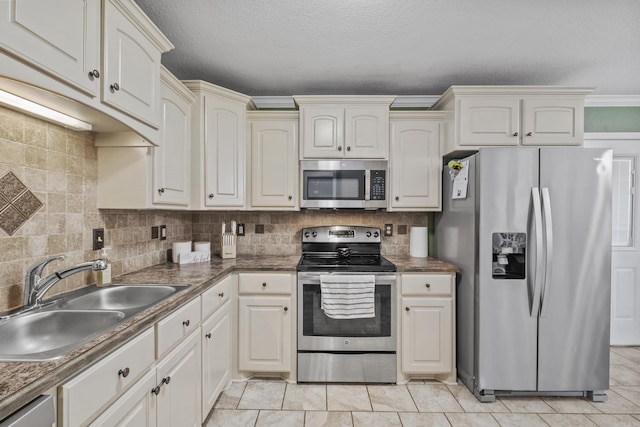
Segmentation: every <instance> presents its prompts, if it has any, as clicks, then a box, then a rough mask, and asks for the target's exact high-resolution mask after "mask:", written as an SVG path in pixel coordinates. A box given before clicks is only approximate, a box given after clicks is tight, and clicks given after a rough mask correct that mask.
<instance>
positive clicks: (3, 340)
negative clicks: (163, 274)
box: [0, 284, 188, 362]
mask: <svg viewBox="0 0 640 427" xmlns="http://www.w3.org/2000/svg"><path fill="white" fill-rule="evenodd" d="M186 288H188V285H155V284H153V285H151V284H149V285H112V286H109V287H102V288H99V287H96V286H86V287H84V288H82V289H79V290H78V291H74V292H71V293H69V294H67V295H65V296H62V297H60V298H58V299H55V300H53V301H51V302H48V303H45V304H43V306H42V307H41V308H38V309H36V310H31V311H26V312H24V313H19V314H15V315H11V316H7V317H6V318H3V320H0V361H20V362H29V361H32V362H33V361H47V360H54V359H57V358H59V357H62V356H64V355H65V354H67V353H69V352H70V351H72V350H74V349H76V348H78V347H80V346H81V345H82V344H84V343H86V342H88V341H90V340H92V339H93V338H95V337H98V336H99V335H101V334H103V333H105V332H107V331H109V330H110V329H113V328H114V327H116V326H118V325H119V324H121V323H122V322H124V321H125V320H127V319H130V318H131V317H133V316H135V315H136V314H138V313H141V312H142V311H144V310H146V309H147V308H150V307H152V306H153V305H155V304H157V303H159V302H160V301H162V300H164V299H166V298H169V297H170V296H172V295H174V294H175V293H177V292H180V291H182V290H184V289H186Z"/></svg>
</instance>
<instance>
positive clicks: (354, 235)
mask: <svg viewBox="0 0 640 427" xmlns="http://www.w3.org/2000/svg"><path fill="white" fill-rule="evenodd" d="M380 240H381V233H380V229H379V228H375V227H361V226H341V225H334V226H326V227H311V228H303V229H302V242H303V243H311V242H314V243H334V242H344V243H380Z"/></svg>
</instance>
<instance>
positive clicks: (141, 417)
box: [90, 369, 156, 427]
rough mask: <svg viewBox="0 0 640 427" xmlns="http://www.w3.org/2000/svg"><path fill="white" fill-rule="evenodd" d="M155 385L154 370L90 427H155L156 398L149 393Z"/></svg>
mask: <svg viewBox="0 0 640 427" xmlns="http://www.w3.org/2000/svg"><path fill="white" fill-rule="evenodd" d="M155 384H156V371H155V369H153V370H151V371H149V372H148V373H147V375H145V376H144V377H142V378H141V379H140V381H138V382H137V383H136V385H135V386H133V387H132V388H131V390H129V391H127V392H126V393H125V394H123V395H122V396H121V397H120V398H119V399H118V400H116V401H115V403H114V404H113V405H111V406H110V407H109V409H107V410H106V411H104V413H103V414H102V415H100V417H98V419H96V420H95V421H94V422H93V423H91V424H90V426H91V427H102V426H104V427H111V426H118V427H155V425H156V398H155V396H154V395H153V394H152V393H150V391H151V389H153V388H154V387H155Z"/></svg>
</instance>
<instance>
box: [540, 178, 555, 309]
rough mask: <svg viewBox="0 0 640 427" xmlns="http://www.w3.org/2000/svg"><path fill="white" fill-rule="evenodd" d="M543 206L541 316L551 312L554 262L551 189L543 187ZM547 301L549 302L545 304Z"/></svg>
mask: <svg viewBox="0 0 640 427" xmlns="http://www.w3.org/2000/svg"><path fill="white" fill-rule="evenodd" d="M542 208H543V210H544V232H545V251H546V253H545V272H544V284H543V286H542V298H541V301H540V317H545V316H546V315H547V313H548V312H549V301H547V298H548V296H549V284H550V282H551V267H552V263H553V225H552V221H551V198H550V197H549V189H548V188H547V187H544V188H543V189H542ZM545 301H547V303H546V304H545Z"/></svg>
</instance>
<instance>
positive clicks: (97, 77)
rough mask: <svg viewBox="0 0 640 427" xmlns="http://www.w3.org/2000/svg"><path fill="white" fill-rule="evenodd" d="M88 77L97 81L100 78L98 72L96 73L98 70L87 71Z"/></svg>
mask: <svg viewBox="0 0 640 427" xmlns="http://www.w3.org/2000/svg"><path fill="white" fill-rule="evenodd" d="M89 77H93V78H96V79H99V78H100V71H98V70H93V71H89Z"/></svg>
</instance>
